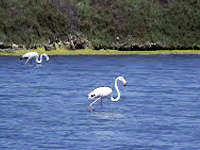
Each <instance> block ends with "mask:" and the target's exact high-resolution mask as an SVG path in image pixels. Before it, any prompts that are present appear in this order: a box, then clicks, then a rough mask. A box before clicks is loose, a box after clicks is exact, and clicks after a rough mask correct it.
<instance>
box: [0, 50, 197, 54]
mask: <svg viewBox="0 0 200 150" xmlns="http://www.w3.org/2000/svg"><path fill="white" fill-rule="evenodd" d="M30 51H37V52H38V53H40V54H42V53H46V54H48V55H50V56H51V55H54V56H55V55H66V56H76V55H85V56H92V55H102V56H113V55H170V54H179V55H182V54H183V55H186V54H198V55H199V54H200V50H158V51H154V50H153V51H149V50H148V51H147V50H146V51H145V50H144V51H118V50H103V49H102V50H98V51H97V50H92V49H84V50H66V49H57V50H52V51H45V50H44V49H36V50H15V51H8V52H0V56H22V55H23V54H25V53H27V52H30Z"/></svg>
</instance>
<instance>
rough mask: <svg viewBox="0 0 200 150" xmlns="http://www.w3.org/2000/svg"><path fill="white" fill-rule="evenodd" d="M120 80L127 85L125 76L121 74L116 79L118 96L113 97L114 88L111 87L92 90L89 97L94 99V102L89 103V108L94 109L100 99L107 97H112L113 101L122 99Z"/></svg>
mask: <svg viewBox="0 0 200 150" xmlns="http://www.w3.org/2000/svg"><path fill="white" fill-rule="evenodd" d="M118 81H120V82H122V84H123V85H124V86H126V83H127V82H126V80H125V79H124V77H122V76H119V77H117V78H116V79H115V89H116V91H117V98H113V96H112V89H111V88H110V87H99V88H96V89H94V90H93V91H92V92H90V93H89V94H88V99H91V100H94V101H93V102H92V103H90V105H89V107H88V108H89V110H90V111H93V105H94V104H95V103H96V102H97V101H99V100H102V99H103V98H105V97H110V99H111V101H113V102H117V101H118V100H119V99H120V92H119V88H118Z"/></svg>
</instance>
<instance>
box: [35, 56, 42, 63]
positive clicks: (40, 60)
mask: <svg viewBox="0 0 200 150" xmlns="http://www.w3.org/2000/svg"><path fill="white" fill-rule="evenodd" d="M35 61H36V62H37V63H38V64H40V63H42V55H38V56H36V59H35Z"/></svg>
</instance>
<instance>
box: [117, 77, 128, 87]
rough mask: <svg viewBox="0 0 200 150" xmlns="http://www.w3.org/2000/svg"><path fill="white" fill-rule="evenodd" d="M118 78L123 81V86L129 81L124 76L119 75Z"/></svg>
mask: <svg viewBox="0 0 200 150" xmlns="http://www.w3.org/2000/svg"><path fill="white" fill-rule="evenodd" d="M118 80H119V81H121V82H122V84H123V86H126V84H127V81H126V80H125V78H124V77H123V76H119V77H118Z"/></svg>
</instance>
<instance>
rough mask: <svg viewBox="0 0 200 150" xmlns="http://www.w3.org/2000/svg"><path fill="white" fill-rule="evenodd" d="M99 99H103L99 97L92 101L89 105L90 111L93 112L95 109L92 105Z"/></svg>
mask: <svg viewBox="0 0 200 150" xmlns="http://www.w3.org/2000/svg"><path fill="white" fill-rule="evenodd" d="M98 100H101V97H99V98H97V99H96V100H94V101H93V102H92V103H90V105H89V107H88V108H89V110H90V112H92V111H93V109H94V108H93V107H92V105H94V104H95V103H96V102H97V101H98Z"/></svg>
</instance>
